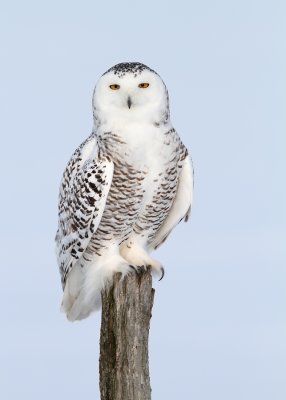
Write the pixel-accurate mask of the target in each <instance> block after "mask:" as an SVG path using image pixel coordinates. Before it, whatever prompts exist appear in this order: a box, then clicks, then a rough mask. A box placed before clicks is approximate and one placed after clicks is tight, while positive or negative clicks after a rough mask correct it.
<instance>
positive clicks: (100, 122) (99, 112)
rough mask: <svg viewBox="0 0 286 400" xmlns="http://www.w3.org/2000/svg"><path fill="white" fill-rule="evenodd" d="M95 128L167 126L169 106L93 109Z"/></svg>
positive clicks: (117, 128) (124, 128) (114, 129)
mask: <svg viewBox="0 0 286 400" xmlns="http://www.w3.org/2000/svg"><path fill="white" fill-rule="evenodd" d="M93 116H94V127H95V130H98V129H102V130H104V131H111V132H114V131H117V130H126V129H134V128H135V129H136V128H137V127H144V128H145V129H148V127H149V128H150V127H154V126H155V127H157V128H158V127H160V126H165V127H168V126H170V125H171V123H170V115H169V108H168V107H167V106H164V107H163V108H162V107H159V106H158V108H157V107H147V106H146V107H137V108H136V107H134V108H131V109H128V108H126V109H118V108H115V107H114V108H110V107H109V108H108V109H104V108H101V109H94V111H93Z"/></svg>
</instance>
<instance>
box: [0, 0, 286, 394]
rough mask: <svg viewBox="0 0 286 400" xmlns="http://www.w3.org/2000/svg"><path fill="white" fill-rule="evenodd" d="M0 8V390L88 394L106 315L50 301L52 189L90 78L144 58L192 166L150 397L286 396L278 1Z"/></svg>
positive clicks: (159, 298) (166, 260) (163, 294)
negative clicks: (187, 210)
mask: <svg viewBox="0 0 286 400" xmlns="http://www.w3.org/2000/svg"><path fill="white" fill-rule="evenodd" d="M0 18H1V20H0V46H1V47H0V48H1V64H0V70H1V74H0V77H1V91H0V106H1V119H0V130H1V144H2V147H1V149H2V152H1V157H0V167H1V182H2V186H1V187H2V196H1V210H2V212H1V219H2V229H1V249H2V260H1V280H0V304H1V331H0V335H1V342H0V343H1V347H0V397H1V399H5V400H10V399H11V400H14V399H19V398H21V399H29V400H36V399H37V400H38V399H41V400H48V399H51V398H53V399H60V398H61V399H69V400H76V399H78V398H79V396H81V397H80V398H85V399H86V400H88V399H92V400H94V399H96V398H97V399H98V398H99V395H98V347H99V325H100V314H97V315H95V316H94V317H92V318H90V319H88V320H86V321H83V322H82V323H74V324H71V323H68V322H67V321H66V320H65V317H64V316H63V315H62V314H60V313H59V304H60V301H61V286H60V280H59V274H58V270H57V266H56V260H55V256H54V242H53V239H54V234H55V230H56V225H57V196H58V185H59V181H60V177H61V174H62V172H63V169H64V167H65V164H66V162H67V160H68V158H69V157H70V155H71V153H72V152H73V150H74V148H75V147H76V146H77V145H78V144H80V143H81V141H82V140H83V139H84V138H85V137H86V136H87V135H88V134H89V133H90V131H91V128H92V112H91V96H92V91H93V87H94V84H95V82H96V80H97V79H98V78H99V76H100V75H101V74H102V73H103V72H104V71H105V70H106V69H108V68H109V67H110V66H112V65H114V64H115V63H118V62H122V61H140V62H143V63H145V64H147V65H149V66H150V67H152V68H153V69H155V70H156V71H157V72H158V73H159V74H160V75H161V76H162V78H163V79H164V80H165V83H166V84H167V86H168V88H169V92H170V100H171V116H172V120H173V123H174V126H175V127H176V129H177V130H178V132H179V133H180V135H181V137H182V138H183V140H184V142H185V144H186V145H187V146H188V147H189V149H190V150H191V153H192V156H193V160H194V165H195V176H196V182H195V183H196V186H195V202H194V208H193V215H192V218H191V222H190V223H188V224H184V225H183V224H182V225H180V226H179V227H178V228H177V230H176V232H175V233H174V234H173V235H172V237H171V238H170V240H169V241H168V242H167V243H166V245H165V246H163V247H162V248H161V249H160V250H159V251H158V252H157V254H156V257H157V258H159V259H160V260H161V261H162V262H163V264H164V266H165V269H166V277H165V278H164V280H163V281H162V282H160V283H157V282H156V283H154V285H155V288H156V298H155V306H154V310H153V318H152V325H151V333H150V335H151V338H150V358H151V360H150V367H151V380H152V388H153V399H154V400H159V399H160V400H163V399H164V400H173V399H188V400H189V399H190V400H254V399H255V400H256V399H259V400H285V398H286V316H285V308H286V307H285V306H286V295H285V281H286V271H285V268H286V250H285V247H286V246H285V233H286V232H285V230H286V229H285V225H286V212H285V202H286V189H285V172H286V165H285V156H284V153H285V147H286V140H285V135H286V129H285V128H286V116H285V103H286V101H285V99H286V95H285V92H286V78H285V75H286V72H285V71H286V28H285V25H286V24H285V18H286V3H285V1H282V0H281V1H279V0H271V1H270V0H269V1H263V0H260V1H259V0H256V1H255V0H247V1H246V0H240V1H238V0H237V1H226V0H224V1H223V0H218V1H211V0H202V1H180V0H177V1H173V2H172V3H170V4H168V2H166V1H162V0H158V1H156V2H155V1H154V2H153V1H150V0H147V1H144V2H135V1H126V0H122V1H116V2H115V1H113V2H103V1H101V2H99V1H97V2H96V1H81V2H79V1H66V0H64V1H55V0H51V1H49V2H48V1H47V2H39V1H31V0H26V1H25V2H20V1H10V2H4V1H2V2H1V3H0Z"/></svg>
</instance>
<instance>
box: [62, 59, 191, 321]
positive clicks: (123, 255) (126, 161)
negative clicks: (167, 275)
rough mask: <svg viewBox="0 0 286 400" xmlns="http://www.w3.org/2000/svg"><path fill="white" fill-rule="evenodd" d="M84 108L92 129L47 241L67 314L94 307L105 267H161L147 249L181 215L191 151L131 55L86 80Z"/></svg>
mask: <svg viewBox="0 0 286 400" xmlns="http://www.w3.org/2000/svg"><path fill="white" fill-rule="evenodd" d="M93 115H94V129H93V132H92V134H91V135H90V136H89V138H88V139H87V140H86V141H85V142H84V143H83V144H82V145H81V146H80V147H79V148H78V149H77V150H76V151H75V152H74V154H73V156H72V157H71V159H70V161H69V163H68V165H67V167H66V170H65V172H64V175H63V178H62V182H61V187H60V198H59V226H58V231H57V235H56V245H57V246H56V248H57V257H58V263H59V267H60V273H61V277H62V284H63V288H64V296H63V302H62V308H63V310H64V311H65V312H66V314H67V317H68V319H69V320H72V321H73V320H78V319H83V318H86V317H87V316H88V315H89V314H90V313H91V312H92V311H94V310H96V309H97V308H98V307H99V306H100V300H101V290H102V289H103V288H104V287H105V286H106V285H107V284H108V283H109V282H110V281H111V278H112V275H113V273H114V272H121V273H122V275H123V276H124V275H125V274H127V273H128V272H130V271H133V270H134V268H135V269H138V268H144V267H147V266H150V267H151V268H152V270H153V271H155V272H157V273H162V271H163V269H162V266H161V264H160V263H159V262H158V261H156V260H154V259H153V258H151V257H150V255H149V254H150V252H151V251H152V250H154V249H155V248H157V247H158V246H159V245H160V244H161V243H162V242H163V241H164V240H165V239H166V238H167V236H168V235H169V233H170V232H171V231H172V229H173V228H174V227H175V226H176V225H177V224H178V223H179V222H180V221H181V220H182V219H183V218H185V219H187V218H188V215H189V213H190V209H191V203H192V193H193V167H192V163H191V158H190V157H189V156H188V152H187V149H186V148H185V146H184V145H183V143H182V141H181V139H180V138H179V136H178V134H177V133H176V131H175V130H174V128H173V127H172V125H171V121H170V116H169V101H168V92H167V89H166V86H165V84H164V83H163V81H162V79H161V78H160V77H159V76H158V75H157V74H156V73H155V72H154V71H153V70H151V69H150V68H148V67H147V66H145V65H143V64H140V63H122V64H117V65H115V66H114V67H112V68H111V69H110V70H108V71H107V72H106V73H105V74H104V75H103V76H102V77H101V78H100V79H99V81H98V83H97V85H96V88H95V91H94V96H93ZM131 267H132V268H131Z"/></svg>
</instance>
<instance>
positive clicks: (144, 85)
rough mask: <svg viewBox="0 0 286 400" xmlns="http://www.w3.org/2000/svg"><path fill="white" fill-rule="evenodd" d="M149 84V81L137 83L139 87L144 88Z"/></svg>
mask: <svg viewBox="0 0 286 400" xmlns="http://www.w3.org/2000/svg"><path fill="white" fill-rule="evenodd" d="M148 86H149V83H139V85H138V87H140V88H141V89H146V88H147V87H148Z"/></svg>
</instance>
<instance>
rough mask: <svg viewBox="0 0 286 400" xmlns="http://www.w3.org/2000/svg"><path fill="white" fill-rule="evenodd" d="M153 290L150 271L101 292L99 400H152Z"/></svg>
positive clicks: (118, 280)
mask: <svg viewBox="0 0 286 400" xmlns="http://www.w3.org/2000/svg"><path fill="white" fill-rule="evenodd" d="M154 293H155V290H154V289H152V276H151V273H150V271H147V272H144V273H142V274H139V275H138V274H136V273H132V274H129V275H128V276H126V277H125V278H124V279H122V280H121V274H116V275H115V276H114V278H113V284H112V286H111V287H109V288H108V289H106V290H105V291H104V292H103V293H102V319H101V332H100V360H99V364H100V365H99V370H100V393H101V400H151V387H150V376H149V358H148V338H149V327H150V318H151V311H152V306H153V299H154Z"/></svg>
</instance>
